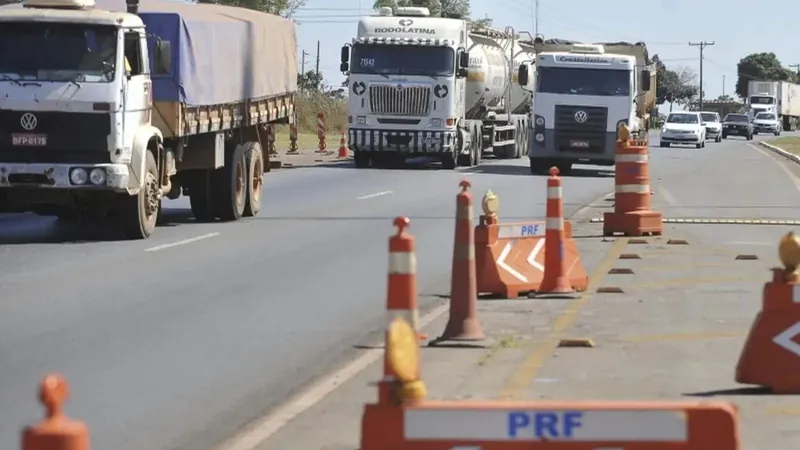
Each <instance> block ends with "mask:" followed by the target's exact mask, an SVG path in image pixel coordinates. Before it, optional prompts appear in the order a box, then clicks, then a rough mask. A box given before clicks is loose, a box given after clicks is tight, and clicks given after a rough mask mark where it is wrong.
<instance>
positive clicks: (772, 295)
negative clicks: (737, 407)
mask: <svg viewBox="0 0 800 450" xmlns="http://www.w3.org/2000/svg"><path fill="white" fill-rule="evenodd" d="M778 253H779V255H780V259H781V263H782V264H783V266H784V267H782V268H774V269H772V280H771V281H769V282H767V283H766V284H765V285H764V293H763V299H762V307H761V312H759V313H758V315H756V319H755V321H754V322H753V326H752V328H751V329H750V334H749V336H748V337H747V341H745V344H744V348H743V349H742V354H741V356H740V357H739V364H738V365H737V366H736V381H737V382H739V383H745V384H755V385H759V386H765V387H769V388H770V389H772V391H773V392H775V393H779V394H800V343H798V339H797V338H798V336H800V283H798V281H800V238H798V237H797V236H796V235H795V234H794V233H788V234H787V235H786V236H784V237H783V239H781V242H780V245H779V250H778Z"/></svg>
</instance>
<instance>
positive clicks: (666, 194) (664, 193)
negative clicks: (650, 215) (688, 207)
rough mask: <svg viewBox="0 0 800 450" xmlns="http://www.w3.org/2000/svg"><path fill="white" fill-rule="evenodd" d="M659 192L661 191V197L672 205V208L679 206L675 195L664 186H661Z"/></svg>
mask: <svg viewBox="0 0 800 450" xmlns="http://www.w3.org/2000/svg"><path fill="white" fill-rule="evenodd" d="M658 190H659V191H661V196H662V197H664V200H666V201H667V203H669V204H670V206H679V205H680V203H678V199H676V198H675V196H674V195H672V193H671V192H670V191H668V190H667V188H665V187H664V186H659V187H658Z"/></svg>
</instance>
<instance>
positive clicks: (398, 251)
mask: <svg viewBox="0 0 800 450" xmlns="http://www.w3.org/2000/svg"><path fill="white" fill-rule="evenodd" d="M410 223H411V221H410V220H409V219H408V217H397V218H396V219H394V225H395V226H396V227H397V234H395V235H394V236H392V237H391V238H389V277H388V282H387V295H386V310H387V313H388V316H389V317H388V319H389V322H391V321H392V320H394V319H396V318H397V317H402V318H403V319H405V320H406V321H408V323H410V324H411V325H412V326H413V327H414V330H416V332H417V337H418V339H419V340H424V339H427V336H425V335H424V334H421V333H420V332H419V307H418V305H417V253H416V248H415V243H414V236H412V235H410V234H408V232H407V231H406V230H407V228H408V226H409V224H410ZM387 339H388V336H387ZM383 373H384V378H383V381H381V382H380V383H379V387H378V398H379V401H380V402H385V401H389V400H390V399H391V386H392V384H393V383H394V374H393V373H392V371H391V369H390V368H389V366H388V363H387V362H386V361H384V370H383Z"/></svg>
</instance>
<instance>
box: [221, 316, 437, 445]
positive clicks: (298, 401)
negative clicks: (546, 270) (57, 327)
mask: <svg viewBox="0 0 800 450" xmlns="http://www.w3.org/2000/svg"><path fill="white" fill-rule="evenodd" d="M449 309H450V304H449V303H444V304H442V305H440V306H437V307H436V308H434V309H433V310H431V311H429V312H428V313H427V314H425V315H424V316H422V317H421V318H420V320H419V327H420V328H425V327H427V326H428V325H430V324H431V323H432V322H433V321H434V320H436V319H438V318H439V317H440V316H442V315H444V313H446V312H447V311H449ZM381 358H383V348H374V349H369V350H366V351H364V352H363V353H362V354H361V355H360V356H359V357H358V358H356V359H354V360H353V361H351V362H350V363H349V364H347V365H346V366H344V367H342V368H341V369H339V370H338V371H337V372H334V373H333V374H330V375H328V376H326V377H325V378H323V379H322V380H320V381H318V382H316V383H314V384H313V385H312V386H310V387H309V388H308V389H306V390H305V391H304V392H302V393H300V395H298V396H297V397H295V398H293V399H292V400H290V401H289V402H287V403H284V404H283V406H281V407H280V408H278V409H277V410H275V411H274V412H272V413H270V414H268V415H267V416H265V417H264V418H262V419H261V420H259V421H257V422H256V423H254V424H253V425H252V426H251V427H249V428H247V429H245V430H244V431H243V432H241V433H240V434H238V435H236V436H234V437H233V438H232V439H230V440H228V441H227V442H224V443H223V444H222V445H221V446H219V447H217V450H253V449H255V448H257V447H258V446H260V445H261V444H262V443H264V442H265V441H266V440H267V439H269V438H270V437H271V436H272V435H273V434H275V433H277V432H278V431H279V430H280V429H281V428H283V427H284V426H286V424H288V423H289V422H291V421H292V420H294V419H295V418H297V417H298V416H299V415H301V414H303V413H304V412H306V411H307V410H308V409H310V408H311V407H312V406H314V405H316V404H317V403H319V402H320V401H321V400H322V399H324V398H325V397H327V396H328V395H329V394H330V393H332V392H333V391H335V390H336V389H338V388H339V387H341V386H342V385H344V384H345V383H346V382H348V381H350V380H351V379H353V378H355V377H356V376H357V375H358V374H359V373H361V372H362V371H363V370H365V369H366V368H367V367H369V366H370V365H372V364H374V363H376V362H378V361H380V360H381Z"/></svg>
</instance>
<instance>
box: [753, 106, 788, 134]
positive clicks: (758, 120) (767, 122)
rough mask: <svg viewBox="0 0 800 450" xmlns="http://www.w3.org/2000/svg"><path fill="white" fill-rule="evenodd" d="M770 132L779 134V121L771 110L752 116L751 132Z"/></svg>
mask: <svg viewBox="0 0 800 450" xmlns="http://www.w3.org/2000/svg"><path fill="white" fill-rule="evenodd" d="M758 133H771V134H774V135H775V136H780V135H781V121H780V120H778V117H777V116H776V115H775V114H773V113H771V112H760V113H758V114H756V116H755V117H754V118H753V134H758Z"/></svg>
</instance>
